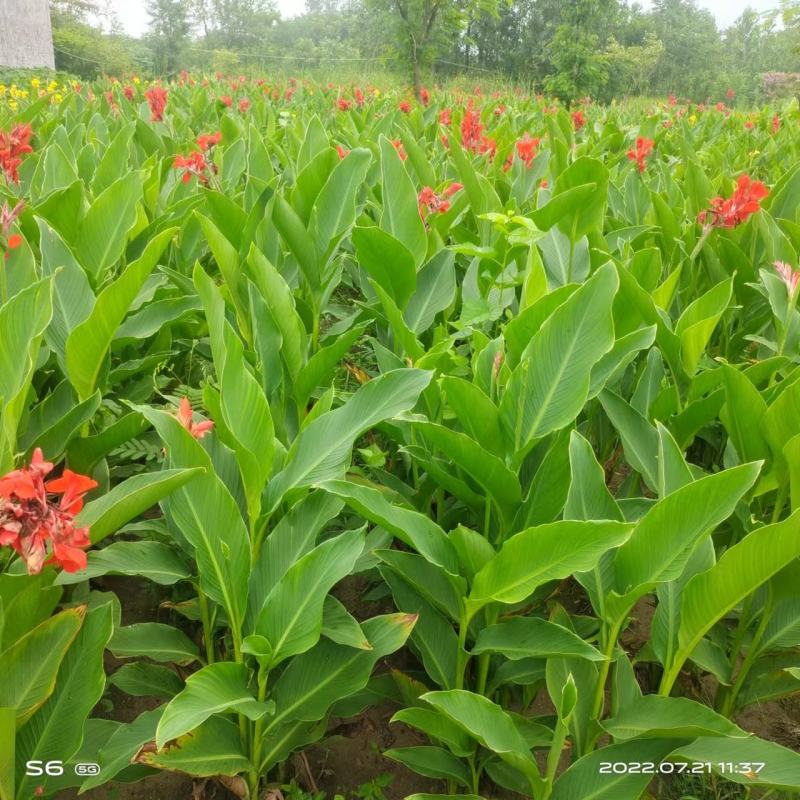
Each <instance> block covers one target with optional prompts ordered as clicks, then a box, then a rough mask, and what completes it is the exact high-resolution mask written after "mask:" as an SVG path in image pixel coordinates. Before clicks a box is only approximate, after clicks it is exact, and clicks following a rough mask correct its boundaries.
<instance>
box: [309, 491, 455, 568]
mask: <svg viewBox="0 0 800 800" xmlns="http://www.w3.org/2000/svg"><path fill="white" fill-rule="evenodd" d="M319 487H320V488H321V489H324V490H325V491H326V492H330V493H331V494H333V495H335V496H336V497H341V498H342V500H344V501H345V502H346V503H347V504H348V505H349V506H351V507H352V508H353V509H354V510H355V511H357V512H358V513H359V514H361V516H362V517H364V519H368V520H369V521H370V522H373V523H375V524H376V525H380V526H381V527H382V528H383V529H384V530H386V531H388V532H389V533H391V534H392V535H393V536H396V537H397V538H398V539H400V541H401V542H405V543H406V544H407V545H409V546H410V547H413V548H414V549H415V550H416V551H417V552H418V553H421V554H422V555H423V556H425V558H427V559H428V560H429V561H432V562H433V563H434V564H436V565H438V566H440V567H442V568H443V569H445V570H447V572H449V573H451V574H453V575H457V574H458V556H457V555H456V551H455V549H454V548H453V545H452V544H451V543H450V541H449V539H448V538H447V534H446V533H445V532H444V530H442V528H441V527H439V525H437V524H436V523H435V522H434V521H433V520H432V519H431V518H430V517H428V516H427V515H426V514H420V512H419V511H414V510H413V509H410V508H404V507H403V506H401V505H397V504H395V503H392V502H390V501H389V499H388V498H387V497H386V496H385V494H384V493H383V492H382V491H380V490H379V489H377V488H373V487H370V486H366V485H363V484H360V483H352V482H349V481H323V482H321V483H320V484H319Z"/></svg>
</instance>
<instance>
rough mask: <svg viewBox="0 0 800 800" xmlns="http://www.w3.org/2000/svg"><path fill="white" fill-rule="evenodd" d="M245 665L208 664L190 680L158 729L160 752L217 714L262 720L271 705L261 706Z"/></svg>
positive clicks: (175, 699) (160, 721) (165, 713)
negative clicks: (254, 693)
mask: <svg viewBox="0 0 800 800" xmlns="http://www.w3.org/2000/svg"><path fill="white" fill-rule="evenodd" d="M247 683H248V674H247V669H246V667H245V665H244V664H234V663H233V662H229V661H228V662H225V661H222V662H219V663H217V664H208V665H207V666H205V667H203V668H202V669H201V670H198V671H197V672H195V673H193V674H192V675H190V676H189V677H188V678H187V679H186V686H185V687H184V689H183V691H182V692H180V693H179V694H177V695H176V696H175V697H173V698H172V700H170V702H169V703H168V704H167V707H166V708H165V709H164V713H163V714H162V715H161V719H160V720H159V723H158V728H157V729H156V746H157V747H158V748H159V750H160V749H161V748H162V747H164V745H165V744H166V743H167V742H168V741H171V740H173V739H177V738H178V737H179V736H182V735H183V734H184V733H189V732H190V731H193V730H194V729H195V728H197V727H198V726H199V725H201V724H202V723H203V722H205V721H206V720H207V719H208V718H209V717H211V716H213V715H214V714H225V713H229V712H233V713H236V714H243V715H244V716H246V717H247V718H248V719H251V720H257V719H261V717H263V716H264V715H265V714H267V713H269V711H270V705H269V704H267V703H261V702H259V701H258V700H256V698H255V697H254V696H253V695H252V693H251V692H250V690H249V689H248V688H247Z"/></svg>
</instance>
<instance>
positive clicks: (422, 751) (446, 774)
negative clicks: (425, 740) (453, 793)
mask: <svg viewBox="0 0 800 800" xmlns="http://www.w3.org/2000/svg"><path fill="white" fill-rule="evenodd" d="M383 755H384V757H385V758H391V759H392V761H398V762H399V763H400V764H405V766H407V767H408V768H409V769H412V770H414V772H417V773H419V774H420V775H425V776H426V777H428V778H441V779H442V780H448V781H455V782H456V783H460V784H461V785H462V786H464V787H466V788H467V789H470V788H472V776H471V775H470V772H469V769H467V765H466V764H465V763H464V762H463V761H461V760H460V759H459V758H456V756H454V755H453V754H452V753H450V752H449V751H447V750H445V749H444V748H442V747H431V746H428V745H416V746H412V747H391V748H389V749H388V750H384V751H383Z"/></svg>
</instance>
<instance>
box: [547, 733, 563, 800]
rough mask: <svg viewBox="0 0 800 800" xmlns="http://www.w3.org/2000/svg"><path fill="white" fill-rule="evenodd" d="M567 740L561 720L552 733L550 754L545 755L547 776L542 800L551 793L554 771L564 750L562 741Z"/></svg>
mask: <svg viewBox="0 0 800 800" xmlns="http://www.w3.org/2000/svg"><path fill="white" fill-rule="evenodd" d="M566 738H567V726H566V725H564V723H563V722H562V721H561V720H558V722H557V723H556V729H555V730H554V731H553V742H552V744H551V745H550V752H548V754H547V774H546V775H545V786H544V792H543V793H542V800H547V798H548V797H550V795H551V793H552V791H553V781H554V780H555V777H556V770H557V769H558V764H559V762H560V761H561V753H562V752H563V750H564V741H565V739H566Z"/></svg>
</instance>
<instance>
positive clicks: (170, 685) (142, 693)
mask: <svg viewBox="0 0 800 800" xmlns="http://www.w3.org/2000/svg"><path fill="white" fill-rule="evenodd" d="M108 682H109V683H110V684H112V685H113V686H116V687H117V688H118V689H120V690H121V691H123V692H125V693H126V694H130V695H133V696H134V697H164V698H167V699H169V698H171V697H174V696H175V695H176V694H178V692H180V691H181V689H183V681H182V680H181V678H179V677H178V675H177V674H176V673H175V671H174V670H171V669H170V668H169V667H162V666H161V665H160V664H149V663H147V662H146V661H136V662H134V663H132V664H123V665H122V666H121V667H120V668H119V669H118V670H116V671H115V672H112V673H111V675H109V676H108Z"/></svg>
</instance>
